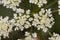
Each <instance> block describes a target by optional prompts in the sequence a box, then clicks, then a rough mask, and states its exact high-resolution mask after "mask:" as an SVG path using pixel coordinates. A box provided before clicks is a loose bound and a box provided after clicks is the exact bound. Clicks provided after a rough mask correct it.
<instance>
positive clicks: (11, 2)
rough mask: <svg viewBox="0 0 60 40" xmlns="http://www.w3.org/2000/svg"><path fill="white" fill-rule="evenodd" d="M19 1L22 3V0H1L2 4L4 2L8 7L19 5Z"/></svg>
mask: <svg viewBox="0 0 60 40" xmlns="http://www.w3.org/2000/svg"><path fill="white" fill-rule="evenodd" d="M19 3H21V0H0V4H3V6H6V8H13V7H16V6H19Z"/></svg>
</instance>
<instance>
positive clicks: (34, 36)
mask: <svg viewBox="0 0 60 40" xmlns="http://www.w3.org/2000/svg"><path fill="white" fill-rule="evenodd" d="M25 36H26V37H25V38H24V40H37V33H32V35H30V33H29V32H25ZM18 40H22V39H18Z"/></svg>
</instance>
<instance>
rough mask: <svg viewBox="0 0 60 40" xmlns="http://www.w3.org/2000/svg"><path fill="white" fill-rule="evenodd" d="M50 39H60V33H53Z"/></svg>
mask: <svg viewBox="0 0 60 40" xmlns="http://www.w3.org/2000/svg"><path fill="white" fill-rule="evenodd" d="M49 40H60V35H59V34H56V33H53V36H52V37H49Z"/></svg>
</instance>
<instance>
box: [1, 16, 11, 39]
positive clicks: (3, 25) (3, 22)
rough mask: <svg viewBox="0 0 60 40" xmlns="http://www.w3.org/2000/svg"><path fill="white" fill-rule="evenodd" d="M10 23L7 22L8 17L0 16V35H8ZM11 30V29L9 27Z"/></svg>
mask: <svg viewBox="0 0 60 40" xmlns="http://www.w3.org/2000/svg"><path fill="white" fill-rule="evenodd" d="M10 26H11V24H10V23H9V17H5V18H2V16H1V17H0V36H3V37H4V38H6V37H9V32H11V31H10V30H9V29H10V28H11V27H10ZM11 30H12V29H11Z"/></svg>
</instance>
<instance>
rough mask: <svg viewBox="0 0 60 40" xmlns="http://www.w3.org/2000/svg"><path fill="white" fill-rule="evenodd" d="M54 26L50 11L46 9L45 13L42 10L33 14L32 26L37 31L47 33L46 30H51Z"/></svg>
mask: <svg viewBox="0 0 60 40" xmlns="http://www.w3.org/2000/svg"><path fill="white" fill-rule="evenodd" d="M53 24H54V18H53V17H52V14H51V9H48V10H47V9H46V11H45V10H44V9H43V8H42V9H41V11H40V12H39V14H38V13H35V14H34V20H33V21H32V25H33V26H34V27H36V28H37V30H40V29H42V30H43V31H44V32H47V30H48V28H51V27H52V25H53Z"/></svg>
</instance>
